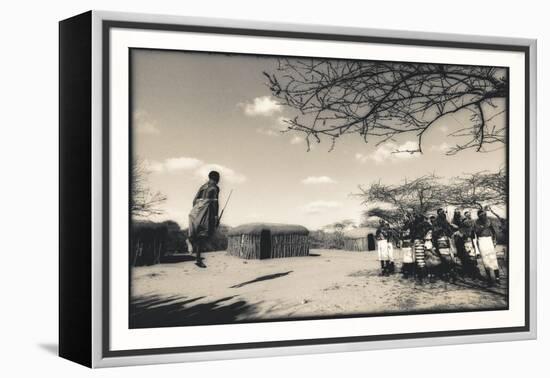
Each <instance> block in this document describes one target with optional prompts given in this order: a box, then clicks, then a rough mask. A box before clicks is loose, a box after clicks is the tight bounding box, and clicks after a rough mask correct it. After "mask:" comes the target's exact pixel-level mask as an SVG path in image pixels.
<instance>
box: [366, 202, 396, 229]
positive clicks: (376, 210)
mask: <svg viewBox="0 0 550 378" xmlns="http://www.w3.org/2000/svg"><path fill="white" fill-rule="evenodd" d="M372 218H378V219H382V220H384V221H386V222H387V223H388V224H389V225H390V227H392V228H395V229H400V228H402V227H403V225H404V223H405V214H403V213H402V212H401V211H399V210H396V209H384V208H382V207H379V206H375V207H372V208H369V209H367V210H365V211H364V212H363V222H362V225H363V226H366V227H378V224H377V223H375V222H373V221H372Z"/></svg>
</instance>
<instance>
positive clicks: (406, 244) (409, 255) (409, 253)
mask: <svg viewBox="0 0 550 378" xmlns="http://www.w3.org/2000/svg"><path fill="white" fill-rule="evenodd" d="M401 250H402V251H403V264H412V263H414V253H413V249H412V248H411V241H410V240H403V245H402V246H401Z"/></svg>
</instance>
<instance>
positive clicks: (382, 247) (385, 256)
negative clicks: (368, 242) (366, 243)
mask: <svg viewBox="0 0 550 378" xmlns="http://www.w3.org/2000/svg"><path fill="white" fill-rule="evenodd" d="M376 247H377V249H378V260H380V261H387V260H389V259H390V253H389V248H388V241H387V240H385V239H382V240H377V241H376Z"/></svg>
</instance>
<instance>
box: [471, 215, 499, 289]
mask: <svg viewBox="0 0 550 378" xmlns="http://www.w3.org/2000/svg"><path fill="white" fill-rule="evenodd" d="M474 233H475V235H476V236H477V243H478V246H479V253H480V254H481V260H482V261H483V265H484V266H485V271H486V272H487V281H488V284H489V286H491V285H493V283H494V282H496V283H497V284H498V283H500V271H499V268H498V260H497V252H496V250H495V246H496V238H497V233H496V230H495V227H494V225H493V222H491V220H490V219H489V218H488V217H487V213H486V212H485V210H479V211H478V212H477V220H476V221H475V224H474ZM492 274H494V279H493V277H492Z"/></svg>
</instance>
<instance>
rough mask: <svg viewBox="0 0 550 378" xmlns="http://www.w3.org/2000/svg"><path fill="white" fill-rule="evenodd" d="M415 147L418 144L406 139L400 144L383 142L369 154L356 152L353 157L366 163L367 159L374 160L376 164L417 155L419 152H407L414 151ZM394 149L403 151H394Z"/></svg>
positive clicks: (416, 147)
mask: <svg viewBox="0 0 550 378" xmlns="http://www.w3.org/2000/svg"><path fill="white" fill-rule="evenodd" d="M417 149H418V144H417V143H416V142H413V141H407V142H405V143H403V144H401V145H397V144H395V143H384V144H382V145H381V146H380V147H378V148H377V149H376V150H375V151H374V152H372V153H370V154H362V153H356V154H355V159H356V160H357V161H359V162H360V163H367V162H368V161H374V162H375V163H377V164H379V163H383V162H385V161H389V162H396V161H400V160H407V159H412V158H416V157H419V156H420V153H418V152H414V153H411V152H407V151H415V150H417ZM395 151H403V152H397V153H396V152H395Z"/></svg>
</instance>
